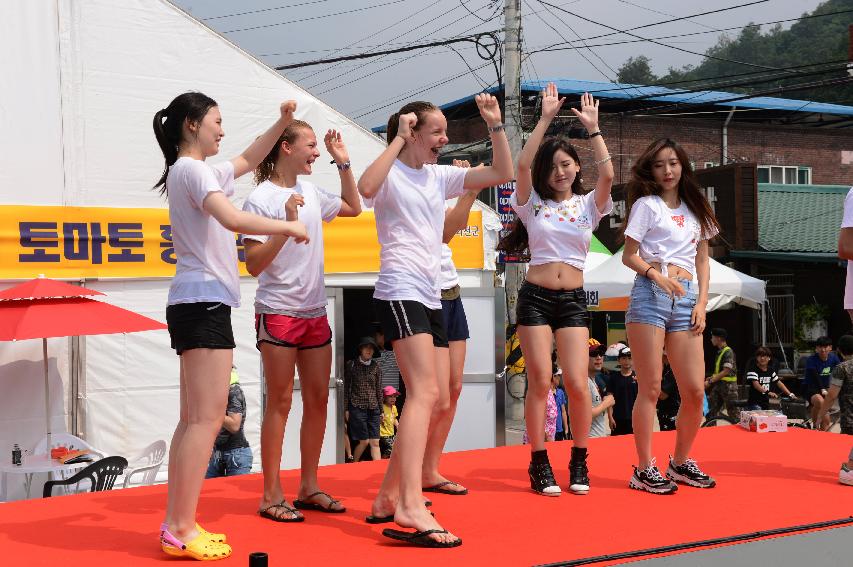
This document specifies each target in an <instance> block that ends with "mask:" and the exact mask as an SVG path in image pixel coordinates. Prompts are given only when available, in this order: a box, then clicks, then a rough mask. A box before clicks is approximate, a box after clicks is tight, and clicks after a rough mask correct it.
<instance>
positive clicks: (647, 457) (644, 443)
mask: <svg viewBox="0 0 853 567" xmlns="http://www.w3.org/2000/svg"><path fill="white" fill-rule="evenodd" d="M626 327H627V329H628V342H629V343H630V344H631V352H632V353H634V369H635V370H636V371H637V385H638V392H637V400H636V401H635V402H634V411H633V413H632V416H631V417H632V421H633V425H634V444H635V445H636V447H637V457H638V458H639V466H640V468H641V469H644V468H646V467H648V466H649V463H650V462H651V460H652V432H653V431H654V427H655V417H656V415H655V414H656V411H655V410H656V408H657V401H658V397H659V396H660V383H661V376H662V374H663V343H664V330H663V329H661V328H659V327H655V326H654V325H648V324H646V323H628V324H627V325H626ZM667 352H669V351H667ZM670 356H672V355H671V354H670Z"/></svg>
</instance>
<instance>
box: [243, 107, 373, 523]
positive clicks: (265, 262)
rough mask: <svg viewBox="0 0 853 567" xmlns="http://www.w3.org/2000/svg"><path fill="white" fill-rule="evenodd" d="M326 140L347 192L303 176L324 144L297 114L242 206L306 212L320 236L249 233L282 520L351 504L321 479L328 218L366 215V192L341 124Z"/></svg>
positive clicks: (275, 212)
mask: <svg viewBox="0 0 853 567" xmlns="http://www.w3.org/2000/svg"><path fill="white" fill-rule="evenodd" d="M323 141H324V143H325V146H326V151H327V152H329V155H330V156H331V157H332V159H333V160H334V162H335V165H336V166H337V169H338V173H339V175H340V180H341V192H340V196H338V195H335V194H332V193H329V192H327V191H325V190H323V189H321V188H320V187H318V186H316V185H314V184H313V183H311V182H310V181H308V180H307V179H305V178H304V177H305V176H308V175H311V172H312V170H313V166H314V162H315V161H316V160H317V158H318V157H320V150H319V148H318V144H317V136H316V135H315V134H314V130H313V129H312V128H311V126H310V125H309V124H308V123H306V122H303V121H302V120H294V121H293V122H291V123H290V125H289V126H288V127H287V128H286V129H285V130H284V132H283V133H282V134H281V136H279V138H278V140H277V141H276V143H275V145H274V146H273V148H272V149H271V150H270V152H269V153H268V154H267V155H266V157H265V158H264V160H263V161H262V162H261V164H260V165H259V166H258V167H257V169H256V170H255V182H256V183H257V185H258V186H257V188H256V189H255V190H254V191H252V193H251V195H249V198H248V199H247V200H246V203H245V205H244V206H243V209H244V210H246V211H249V212H252V213H255V214H258V215H261V216H264V217H267V218H270V219H280V220H286V221H295V220H297V219H298V220H299V221H301V222H302V223H303V224H304V225H305V227H306V229H307V231H308V236H309V238H310V240H311V242H310V244H308V245H307V246H305V245H302V244H299V243H297V242H295V241H294V240H293V239H289V238H287V237H286V236H270V237H267V236H257V235H256V236H245V237H244V239H243V242H244V245H245V247H246V268H247V269H248V271H249V273H250V274H252V275H253V276H256V277H257V278H258V289H257V292H256V294H255V328H256V332H257V336H256V341H257V343H256V344H257V347H258V349H259V350H260V351H261V358H262V359H263V363H264V378H265V380H266V385H267V399H266V411H265V412H264V418H263V423H262V425H261V463H262V467H263V474H264V492H263V496H262V497H261V502H260V508H259V514H260V515H261V516H262V517H264V518H268V519H270V520H274V521H277V522H300V521H302V520H303V519H304V518H303V516H302V514H301V513H299V512H298V511H297V510H296V509H295V508H297V509H302V510H317V511H321V512H337V513H340V512H344V510H345V509H344V507H343V505H342V504H341V503H340V502H339V501H337V500H335V499H334V498H332V497H331V496H330V495H329V494H327V493H326V492H323V491H322V490H321V489H320V486H319V484H318V481H317V467H318V465H319V461H320V450H321V449H322V446H323V437H324V435H325V432H326V404H327V401H328V398H329V376H330V375H331V369H332V346H331V342H332V330H331V328H330V327H329V321H328V319H327V316H326V284H325V281H324V278H323V226H322V225H323V222H330V221H331V220H332V219H334V218H335V217H337V216H344V217H354V216H357V215H358V214H359V213H360V212H361V201H360V200H359V197H358V190H357V189H356V184H355V178H354V177H353V174H352V170H351V169H350V161H349V153H348V152H347V148H346V145H345V144H344V141H343V139H342V138H341V134H340V133H339V132H336V131H335V130H329V131H328V132H326V135H325V137H324V138H323ZM300 177H301V179H300ZM297 368H298V369H299V381H300V385H301V396H302V428H301V429H300V435H299V447H300V452H301V469H300V472H301V481H300V484H299V490H298V493H297V499H296V500H294V502H293V506H290V505H289V504H288V503H287V500H286V499H285V498H284V492H283V491H282V487H281V479H280V476H279V470H280V469H281V452H282V441H283V439H284V430H285V427H286V425H287V416H288V414H289V412H290V406H291V402H292V400H293V381H294V375H295V372H296V369H297ZM294 507H295V508H294Z"/></svg>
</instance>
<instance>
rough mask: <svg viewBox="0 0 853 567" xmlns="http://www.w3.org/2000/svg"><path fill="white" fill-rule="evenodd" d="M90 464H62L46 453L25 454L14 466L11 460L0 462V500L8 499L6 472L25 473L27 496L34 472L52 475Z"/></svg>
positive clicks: (28, 495) (75, 469)
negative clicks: (19, 464) (0, 475)
mask: <svg viewBox="0 0 853 567" xmlns="http://www.w3.org/2000/svg"><path fill="white" fill-rule="evenodd" d="M90 464H92V463H91V462H88V463H74V464H70V465H63V464H62V463H60V462H59V461H57V460H56V459H51V458H50V457H49V456H48V455H25V456H24V458H23V461H22V463H21V466H15V465H13V464H12V463H11V462H6V463H2V464H0V474H2V478H0V501H2V502H6V501H7V499H8V497H7V495H6V475H8V474H23V475H25V478H24V487H25V488H26V490H27V498H29V497H30V488H32V483H33V475H34V474H36V473H48V474H50V475H51V477H52V475H53V474H55V473H66V472H72V471H77V470H80V469H83V468H86V467H87V466H89V465H90Z"/></svg>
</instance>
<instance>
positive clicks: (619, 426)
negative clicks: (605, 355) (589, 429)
mask: <svg viewBox="0 0 853 567" xmlns="http://www.w3.org/2000/svg"><path fill="white" fill-rule="evenodd" d="M616 361H617V363H618V364H619V369H618V370H613V371H612V372H610V379H609V380H608V381H607V386H608V388H609V391H610V393H611V394H613V401H614V406H613V420H614V421H615V422H616V428H615V429H614V430H613V432H612V434H613V435H629V434H631V433H634V426H633V423H632V419H631V414H632V412H633V411H634V401H636V399H637V391H638V385H637V373H636V372H634V368H633V366H632V363H631V349H630V348H629V347H623V348H621V349H620V350H619V354H618V355H617V358H616Z"/></svg>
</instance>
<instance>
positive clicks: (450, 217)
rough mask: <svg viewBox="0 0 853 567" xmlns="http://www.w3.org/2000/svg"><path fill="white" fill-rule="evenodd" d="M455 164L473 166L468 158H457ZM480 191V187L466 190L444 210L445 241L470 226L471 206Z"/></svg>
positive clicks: (466, 166)
mask: <svg viewBox="0 0 853 567" xmlns="http://www.w3.org/2000/svg"><path fill="white" fill-rule="evenodd" d="M453 165H454V166H456V167H465V168H469V167H471V164H470V163H469V162H468V161H467V160H458V159H455V160H453ZM477 167H478V168H481V167H485V166H483V165H478V166H477ZM479 193H480V191H479V190H478V189H471V190H468V191H465V192H464V193H462V195H460V196H459V198H458V199H456V204H455V205H454V206H453V207H451V208H449V209H447V210H446V211H445V212H444V233H443V234H442V239H441V241H442V242H443V243H445V244H447V243H449V242H450V241H451V240H453V236H454V235H455V234H456V233H457V232H459V231H460V230H462V229H464V228H465V227H467V226H468V214H469V213H470V212H471V207H472V206H473V205H474V201H476V200H477V195H479Z"/></svg>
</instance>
